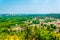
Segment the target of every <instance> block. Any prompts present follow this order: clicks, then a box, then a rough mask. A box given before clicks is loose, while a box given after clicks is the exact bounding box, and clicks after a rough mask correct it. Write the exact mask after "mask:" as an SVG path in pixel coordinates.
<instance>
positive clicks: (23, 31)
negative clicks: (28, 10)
mask: <svg viewBox="0 0 60 40" xmlns="http://www.w3.org/2000/svg"><path fill="white" fill-rule="evenodd" d="M0 40H60V14H28V15H27V14H16V15H15V14H13V15H10V14H1V15H0Z"/></svg>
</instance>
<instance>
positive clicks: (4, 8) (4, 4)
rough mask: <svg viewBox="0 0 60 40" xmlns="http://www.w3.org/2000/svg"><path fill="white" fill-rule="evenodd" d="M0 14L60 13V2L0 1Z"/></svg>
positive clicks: (50, 0) (59, 0) (42, 0)
mask: <svg viewBox="0 0 60 40" xmlns="http://www.w3.org/2000/svg"><path fill="white" fill-rule="evenodd" d="M0 13H60V0H0Z"/></svg>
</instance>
